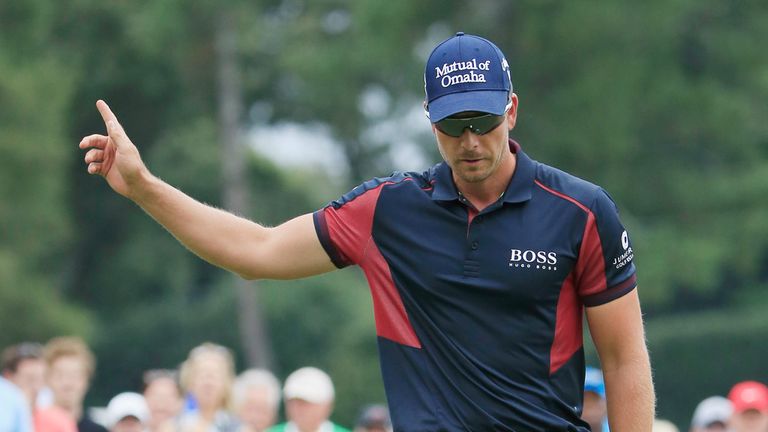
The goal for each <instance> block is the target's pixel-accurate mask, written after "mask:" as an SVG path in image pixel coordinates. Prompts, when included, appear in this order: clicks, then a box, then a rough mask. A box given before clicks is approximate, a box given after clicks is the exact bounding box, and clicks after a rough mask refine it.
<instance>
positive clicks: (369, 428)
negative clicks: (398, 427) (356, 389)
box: [354, 405, 392, 432]
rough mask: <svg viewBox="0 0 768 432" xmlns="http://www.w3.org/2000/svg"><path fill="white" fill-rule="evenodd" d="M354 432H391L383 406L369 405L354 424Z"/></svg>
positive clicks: (387, 413)
mask: <svg viewBox="0 0 768 432" xmlns="http://www.w3.org/2000/svg"><path fill="white" fill-rule="evenodd" d="M354 432H392V420H390V419H389V410H388V409H387V407H385V406H384V405H369V406H367V407H365V408H364V409H363V412H362V413H361V414H360V417H359V418H358V419H357V423H355V430H354Z"/></svg>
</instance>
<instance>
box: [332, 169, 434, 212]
mask: <svg viewBox="0 0 768 432" xmlns="http://www.w3.org/2000/svg"><path fill="white" fill-rule="evenodd" d="M433 178H434V167H433V168H430V169H429V170H427V171H424V172H404V171H395V172H393V173H392V174H390V175H389V176H386V177H376V178H373V179H370V180H368V181H366V182H364V183H362V184H360V185H358V186H356V187H355V188H354V189H352V190H351V191H349V192H347V193H346V194H344V195H343V196H342V197H341V198H339V199H338V200H335V201H332V202H331V203H330V205H331V206H333V207H335V208H339V207H342V206H344V205H345V204H347V203H349V202H352V201H354V200H356V199H358V198H360V197H362V196H366V195H368V194H370V193H374V194H376V193H381V191H382V189H384V188H387V189H388V190H424V189H428V188H430V187H431V180H432V179H433Z"/></svg>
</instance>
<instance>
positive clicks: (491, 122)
mask: <svg viewBox="0 0 768 432" xmlns="http://www.w3.org/2000/svg"><path fill="white" fill-rule="evenodd" d="M503 120H504V116H497V115H492V114H487V115H484V116H480V117H472V118H467V119H454V118H447V119H443V120H440V121H439V122H437V123H435V126H436V127H437V128H438V129H439V130H440V132H442V133H444V134H446V135H449V136H452V137H460V136H461V134H463V133H464V129H467V128H469V130H470V131H471V132H472V133H475V134H477V135H484V134H486V133H488V132H490V131H491V130H493V129H495V128H496V126H498V125H499V124H501V122H502V121H503Z"/></svg>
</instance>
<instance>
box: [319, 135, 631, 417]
mask: <svg viewBox="0 0 768 432" xmlns="http://www.w3.org/2000/svg"><path fill="white" fill-rule="evenodd" d="M510 151H512V152H513V153H515V154H516V158H517V165H516V168H515V172H514V175H513V177H512V180H511V181H510V183H509V185H508V187H507V189H506V191H505V192H504V194H503V195H502V196H501V197H500V198H499V200H498V201H497V202H495V203H494V204H492V205H490V206H489V207H487V208H485V209H483V210H482V211H481V212H477V211H476V210H475V209H474V207H472V205H471V204H470V203H469V202H468V201H466V199H464V198H463V197H462V196H461V194H460V193H459V192H458V191H457V189H456V186H455V184H454V182H453V180H452V173H451V169H450V167H449V166H448V165H447V164H446V163H445V162H442V163H439V164H437V165H435V166H434V167H432V168H430V169H428V170H427V171H424V172H420V173H417V172H406V173H393V174H392V175H391V176H389V177H386V178H376V179H373V180H370V181H368V182H365V183H363V184H362V185H360V186H357V187H356V188H354V189H353V190H352V191H350V192H349V193H347V194H346V195H344V196H343V197H341V198H340V199H339V200H337V201H333V202H331V203H330V204H329V205H327V206H326V207H324V208H323V209H321V210H318V211H316V212H315V213H314V214H313V217H314V223H315V229H316V232H317V235H318V238H319V240H320V242H321V244H322V246H323V248H324V249H325V251H326V252H327V254H328V256H329V257H330V259H331V260H332V261H333V263H334V264H335V265H336V266H337V267H339V268H341V267H344V266H348V265H351V264H357V265H359V266H360V267H361V268H362V270H363V272H364V274H365V276H366V278H367V280H368V284H369V286H370V290H371V295H372V298H373V309H374V315H375V320H376V332H377V341H378V348H379V356H380V361H381V370H382V377H383V381H384V387H385V390H386V394H387V400H388V403H389V406H390V409H391V412H392V422H393V425H394V429H395V430H396V431H408V432H410V431H544V430H546V431H588V430H589V427H588V425H587V424H586V423H585V422H583V421H582V420H580V418H579V417H580V415H581V410H582V402H583V386H584V371H585V365H584V352H583V340H582V316H583V309H584V307H585V306H597V305H600V304H604V303H607V302H610V301H612V300H614V299H616V298H619V297H621V296H623V295H625V294H627V293H628V292H630V291H632V290H633V289H634V288H635V287H636V280H635V266H634V263H633V252H632V246H631V243H630V241H629V236H628V235H627V232H626V230H625V229H624V227H623V226H622V224H621V222H620V221H619V217H618V210H617V208H616V205H615V204H614V202H613V201H612V200H611V198H610V197H609V196H608V194H607V193H606V192H605V191H604V190H603V189H602V188H600V187H598V186H596V185H594V184H591V183H589V182H587V181H584V180H581V179H579V178H577V177H575V176H572V175H570V174H567V173H565V172H563V171H560V170H557V169H555V168H552V167H550V166H547V165H545V164H542V163H539V162H536V161H534V160H532V159H531V158H529V157H528V156H527V155H526V154H525V152H523V151H522V149H521V148H520V146H519V145H518V144H517V143H516V142H514V141H512V140H510Z"/></svg>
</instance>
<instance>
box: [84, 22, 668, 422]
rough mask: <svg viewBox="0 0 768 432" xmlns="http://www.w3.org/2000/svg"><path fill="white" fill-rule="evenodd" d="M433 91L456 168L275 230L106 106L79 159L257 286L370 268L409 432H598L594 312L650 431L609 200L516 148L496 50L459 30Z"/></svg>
mask: <svg viewBox="0 0 768 432" xmlns="http://www.w3.org/2000/svg"><path fill="white" fill-rule="evenodd" d="M424 80H425V89H426V101H425V110H426V112H427V115H428V116H429V119H430V122H431V123H432V131H433V132H434V134H435V138H436V140H437V146H438V149H439V150H440V153H441V154H442V156H443V159H444V160H445V161H444V162H443V163H440V164H438V165H436V166H434V167H432V168H430V169H429V170H427V171H425V172H423V173H398V174H395V175H392V176H391V177H389V178H386V179H377V180H372V181H369V182H366V183H364V184H363V185H361V186H359V187H357V188H355V189H354V190H353V191H352V192H350V193H348V194H347V195H344V196H343V197H342V198H341V199H340V200H338V201H334V202H332V203H331V204H330V205H328V206H327V207H325V208H323V209H321V210H319V211H317V212H315V213H313V214H306V215H303V216H299V217H297V218H295V219H293V220H290V221H288V222H286V223H284V224H282V225H280V226H277V227H274V228H268V227H263V226H260V225H258V224H256V223H254V222H251V221H248V220H246V219H243V218H239V217H237V216H234V215H232V214H229V213H227V212H224V211H222V210H218V209H215V208H212V207H208V206H206V205H204V204H202V203H200V202H197V201H195V200H193V199H192V198H190V197H188V196H187V195H185V194H183V193H182V192H180V191H178V190H176V189H174V188H173V187H172V186H170V185H168V184H166V183H164V182H162V181H161V180H160V179H158V178H156V177H154V176H153V175H152V174H151V173H150V172H149V170H148V169H147V168H146V166H145V165H144V164H143V162H142V161H141V158H140V155H139V153H138V150H137V148H136V147H135V146H134V144H133V143H132V142H131V141H130V139H129V138H128V137H127V135H126V133H125V131H124V130H123V128H122V127H121V126H120V124H119V123H118V121H117V118H116V117H115V115H114V114H113V113H112V111H111V110H110V109H109V107H108V106H107V105H106V103H104V102H103V101H99V102H97V108H98V109H99V112H100V113H101V115H102V117H103V119H104V122H105V123H106V126H107V131H108V135H98V134H96V135H90V136H87V137H85V138H83V140H82V141H81V142H80V148H81V149H88V151H87V153H86V154H85V162H86V164H87V166H88V172H89V173H91V174H98V175H101V176H103V177H105V178H106V181H107V183H108V184H109V185H110V187H112V188H113V189H114V190H115V191H116V192H118V193H119V194H121V195H123V196H126V197H128V198H130V199H131V200H133V201H134V202H135V203H137V204H138V205H139V206H141V207H142V208H143V209H144V210H145V211H146V212H147V213H149V214H150V215H151V216H152V217H153V218H155V219H156V220H157V221H158V222H159V223H160V224H162V225H163V226H165V227H166V228H167V229H168V230H169V231H170V232H171V233H173V235H174V236H176V238H177V239H179V241H181V242H182V243H183V244H184V245H185V246H187V247H188V248H189V249H191V250H192V251H194V252H195V253H197V254H198V255H199V256H201V257H202V258H204V259H206V260H208V261H210V262H211V263H213V264H215V265H218V266H221V267H224V268H227V269H229V270H231V271H233V272H236V273H238V274H239V275H241V276H242V277H244V278H248V279H261V278H275V279H289V278H300V277H305V276H309V275H314V274H319V273H324V272H328V271H331V270H334V269H336V268H340V267H344V266H346V265H350V264H357V265H359V266H360V267H361V268H362V269H363V271H364V273H365V275H366V277H367V278H368V282H369V285H370V288H371V293H372V297H373V305H374V306H373V307H374V314H375V318H376V329H377V335H378V342H379V356H380V359H381V368H382V375H383V378H384V385H385V388H386V392H387V399H388V404H389V407H390V410H391V414H392V422H393V425H394V429H395V430H397V431H423V430H450V431H454V430H499V431H513V430H547V431H564V430H580V431H586V430H588V429H587V428H588V426H587V424H586V423H585V422H584V421H583V420H581V419H580V418H579V412H580V406H581V403H582V397H583V393H582V392H583V385H584V356H583V349H582V321H581V319H582V318H581V317H582V312H583V311H584V310H586V316H587V320H588V322H589V328H590V332H591V335H592V338H593V340H594V342H595V345H596V347H597V350H598V354H599V356H600V359H601V363H602V368H603V372H604V377H605V382H606V393H607V402H608V417H609V419H610V421H611V428H612V429H613V430H616V431H622V432H625V431H646V432H647V431H650V429H651V423H652V420H653V411H654V395H653V385H652V382H651V374H650V365H649V360H648V353H647V350H646V347H645V341H644V331H643V324H642V317H641V313H640V306H639V300H638V296H637V290H636V289H635V287H636V282H635V266H634V263H633V261H632V258H633V256H634V255H633V253H632V247H631V243H630V241H629V236H628V235H627V232H626V231H625V230H624V228H623V227H622V225H621V223H620V221H619V219H618V215H617V210H616V206H615V205H614V203H613V201H611V199H610V198H609V197H608V195H607V194H606V193H605V192H604V191H603V190H602V189H601V188H599V187H597V186H595V185H592V184H590V183H587V182H585V181H583V180H580V179H578V178H575V177H573V176H570V175H568V174H566V173H563V172H561V171H559V170H555V169H553V168H551V167H549V166H547V165H544V164H541V163H539V162H536V161H534V160H532V159H530V158H529V157H528V156H527V155H526V154H525V152H523V150H522V148H521V147H520V145H519V144H517V143H516V142H514V141H511V140H509V135H508V134H509V131H510V130H512V129H513V128H514V126H515V123H516V121H517V112H518V97H517V95H516V94H515V93H513V92H512V84H511V78H510V72H509V65H508V63H507V61H506V59H505V58H504V56H503V54H502V53H501V51H500V50H499V49H498V48H497V47H496V46H495V45H494V44H492V43H491V42H489V41H487V40H485V39H482V38H479V37H476V36H471V35H464V34H463V33H458V34H457V35H456V36H455V37H452V38H450V39H448V40H446V41H444V42H443V43H441V44H440V45H438V46H437V47H436V48H435V50H434V51H433V52H432V54H431V55H430V57H429V59H428V61H427V67H426V72H425V75H424Z"/></svg>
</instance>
